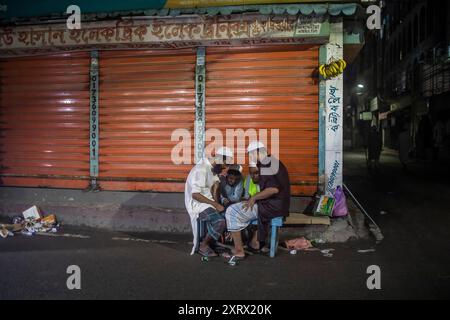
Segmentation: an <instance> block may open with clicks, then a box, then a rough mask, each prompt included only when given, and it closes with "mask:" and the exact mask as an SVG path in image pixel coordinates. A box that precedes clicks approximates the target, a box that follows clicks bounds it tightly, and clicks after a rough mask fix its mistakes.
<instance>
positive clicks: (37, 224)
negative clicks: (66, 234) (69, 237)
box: [0, 206, 59, 238]
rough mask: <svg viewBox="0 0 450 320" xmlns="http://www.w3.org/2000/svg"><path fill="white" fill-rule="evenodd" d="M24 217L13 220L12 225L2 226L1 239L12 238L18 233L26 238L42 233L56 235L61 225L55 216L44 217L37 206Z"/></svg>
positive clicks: (30, 209)
mask: <svg viewBox="0 0 450 320" xmlns="http://www.w3.org/2000/svg"><path fill="white" fill-rule="evenodd" d="M22 215H23V217H21V216H16V217H13V218H12V221H11V222H12V223H11V224H0V238H6V237H12V236H14V234H16V233H20V234H23V235H26V236H33V235H35V234H40V233H49V232H52V233H55V232H57V231H58V227H59V224H58V223H57V221H56V216H55V215H53V214H50V215H47V216H45V217H43V216H42V214H41V212H40V211H39V209H38V208H37V207H36V206H33V207H31V208H29V209H27V210H25V211H24V212H23V213H22Z"/></svg>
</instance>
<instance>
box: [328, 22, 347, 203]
mask: <svg viewBox="0 0 450 320" xmlns="http://www.w3.org/2000/svg"><path fill="white" fill-rule="evenodd" d="M340 25H342V24H340ZM333 27H334V28H335V27H336V25H333ZM333 31H334V32H333V34H332V37H331V38H332V39H330V41H333V40H334V41H333V42H331V43H330V44H329V45H327V60H328V62H330V61H332V60H337V59H342V56H343V49H342V45H341V44H342V32H340V31H341V30H333ZM343 89H344V88H343V76H342V75H340V76H338V77H336V78H332V79H329V80H327V81H326V95H325V109H326V118H325V193H326V194H328V195H330V194H332V193H333V192H334V190H335V189H336V187H337V186H341V185H342V166H343V163H342V149H343V127H342V126H343V99H344V95H343Z"/></svg>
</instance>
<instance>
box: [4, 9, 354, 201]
mask: <svg viewBox="0 0 450 320" xmlns="http://www.w3.org/2000/svg"><path fill="white" fill-rule="evenodd" d="M227 8H228V9H230V8H231V14H230V13H229V12H227V13H228V14H226V15H224V14H221V13H220V12H216V14H215V15H208V14H205V13H203V14H200V13H198V14H197V13H195V12H194V13H195V14H193V13H190V14H186V15H183V14H179V15H177V16H172V15H170V11H167V12H159V13H158V12H157V13H156V15H155V16H150V17H121V18H117V19H115V20H106V21H93V22H86V23H83V28H82V29H80V30H76V29H75V30H68V29H67V28H66V26H65V24H56V25H55V24H52V25H49V24H39V25H33V26H29V25H23V26H13V27H7V28H3V29H2V35H1V36H0V56H1V60H0V69H1V93H0V97H1V100H0V119H1V123H0V132H1V133H0V150H1V154H2V157H1V172H0V179H1V184H2V185H3V186H20V187H49V188H74V189H85V188H88V187H89V186H90V187H93V185H94V186H100V188H101V189H102V190H120V191H155V192H183V190H184V181H185V178H186V176H187V174H188V172H189V170H190V168H191V167H192V165H193V163H194V162H195V159H198V157H199V156H201V153H200V152H202V151H203V150H202V149H203V148H204V147H205V145H207V144H208V141H209V140H208V139H209V138H210V133H211V132H214V130H215V131H216V132H217V131H218V132H221V133H222V135H223V137H224V138H225V137H227V135H228V134H229V132H227V131H230V130H232V131H233V134H236V132H239V131H242V132H244V138H243V139H242V137H241V138H239V137H238V136H233V137H232V138H233V142H232V144H233V146H234V147H235V151H236V158H238V154H239V152H241V151H243V148H244V146H245V144H246V143H247V142H248V139H249V134H250V133H251V132H250V131H251V130H255V131H256V132H257V134H258V138H261V136H260V135H261V134H267V135H268V136H267V142H268V145H269V149H270V148H271V147H272V141H274V140H273V139H272V138H274V136H277V137H278V141H279V150H278V153H279V157H280V159H281V160H282V161H283V162H284V163H285V164H286V165H287V168H288V170H289V173H290V176H291V184H292V190H293V195H296V196H312V195H314V194H315V193H317V192H327V191H331V190H333V189H334V188H335V187H336V185H340V184H342V104H343V101H342V99H343V98H342V97H343V93H342V88H343V86H342V76H340V77H337V78H335V79H332V80H328V81H324V80H323V79H320V78H319V76H318V74H317V68H318V66H319V65H320V64H323V63H326V62H327V61H329V60H330V59H339V58H343V54H344V51H343V47H344V33H345V31H344V29H343V17H345V16H347V15H353V14H354V13H355V12H356V10H357V8H358V6H357V5H354V4H345V5H297V7H295V8H297V9H296V10H289V6H287V5H286V6H281V5H279V6H277V7H274V6H257V9H258V12H255V11H254V10H253V11H252V12H250V13H249V12H246V9H245V8H239V9H233V7H227ZM180 130H181V131H180ZM179 132H181V133H183V134H182V135H179V134H178V133H179ZM181 137H183V139H184V141H183V143H186V142H188V144H187V145H189V147H188V151H189V152H188V155H187V159H188V160H189V161H183V162H182V163H176V162H174V160H173V152H174V148H176V147H177V146H179V144H180V139H181ZM224 142H225V141H224ZM227 143H228V144H229V141H228V142H227ZM184 151H186V149H184ZM184 159H185V160H186V155H185V157H184ZM238 162H239V163H240V164H243V165H245V164H246V163H247V159H238Z"/></svg>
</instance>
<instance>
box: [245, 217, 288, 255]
mask: <svg viewBox="0 0 450 320" xmlns="http://www.w3.org/2000/svg"><path fill="white" fill-rule="evenodd" d="M251 224H253V225H258V220H253V221H252V223H251ZM270 225H271V229H272V232H271V234H270V257H271V258H274V257H275V253H276V252H277V247H278V228H280V227H282V226H283V217H276V218H273V219H272V221H271V222H270Z"/></svg>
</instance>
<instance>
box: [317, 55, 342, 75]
mask: <svg viewBox="0 0 450 320" xmlns="http://www.w3.org/2000/svg"><path fill="white" fill-rule="evenodd" d="M345 68H347V62H345V60H344V59H339V60H333V61H331V62H330V63H328V64H323V65H321V66H320V67H319V73H320V75H321V76H322V77H323V78H324V79H331V78H335V77H337V76H339V75H340V74H342V73H343V72H344V70H345Z"/></svg>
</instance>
